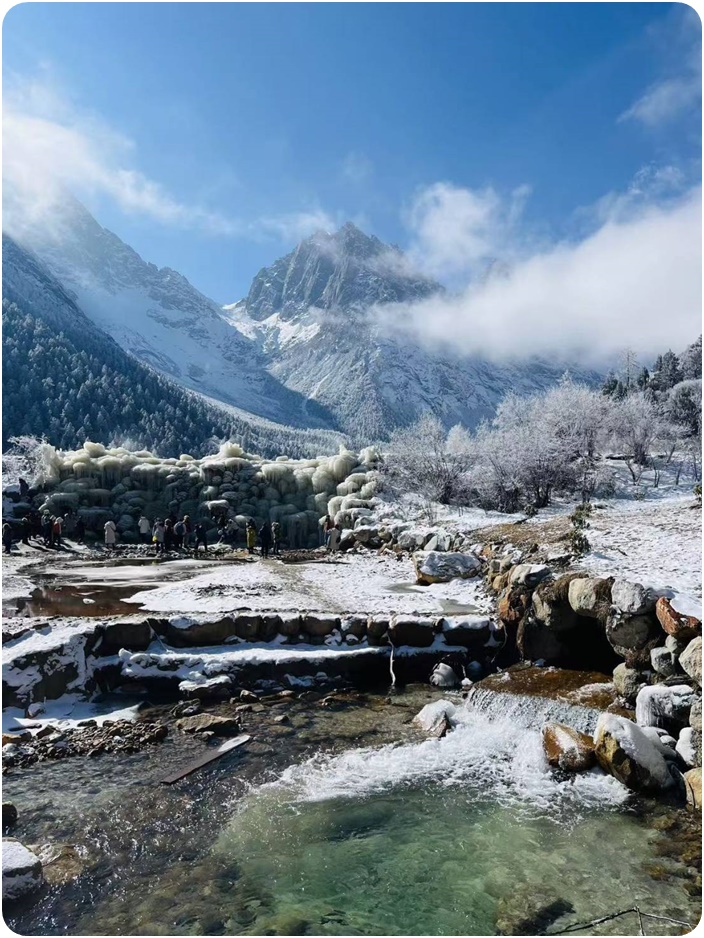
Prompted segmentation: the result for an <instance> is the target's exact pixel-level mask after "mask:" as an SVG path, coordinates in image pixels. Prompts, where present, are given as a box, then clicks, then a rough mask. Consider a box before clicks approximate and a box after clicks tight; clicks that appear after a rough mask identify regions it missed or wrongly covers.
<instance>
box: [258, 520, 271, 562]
mask: <svg viewBox="0 0 704 938" xmlns="http://www.w3.org/2000/svg"><path fill="white" fill-rule="evenodd" d="M259 540H260V541H261V544H262V557H268V556H269V550H270V548H271V526H270V524H269V522H268V521H265V522H264V524H263V525H262V526H261V528H259Z"/></svg>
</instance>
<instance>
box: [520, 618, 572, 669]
mask: <svg viewBox="0 0 704 938" xmlns="http://www.w3.org/2000/svg"><path fill="white" fill-rule="evenodd" d="M516 647H517V649H518V652H519V654H520V656H521V658H522V660H523V661H544V662H545V663H546V664H562V663H564V661H565V658H566V657H567V656H568V651H567V648H566V646H565V644H564V642H563V641H562V640H561V637H560V634H559V633H558V632H555V631H554V630H553V629H550V628H548V627H547V625H545V623H544V622H540V621H538V620H537V619H533V618H532V617H531V616H525V617H524V618H523V619H522V620H521V621H520V622H519V624H518V630H517V632H516Z"/></svg>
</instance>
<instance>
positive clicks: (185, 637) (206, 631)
mask: <svg viewBox="0 0 704 938" xmlns="http://www.w3.org/2000/svg"><path fill="white" fill-rule="evenodd" d="M234 634H235V623H234V621H233V620H232V618H231V617H230V616H222V617H221V618H214V619H193V618H191V617H190V616H172V617H171V618H170V619H169V620H168V622H167V623H166V639H167V641H169V642H170V643H171V644H172V645H175V646H176V647H177V648H188V647H194V648H197V647H198V646H201V645H222V644H224V643H225V642H226V641H227V639H228V638H230V637H231V636H232V635H234ZM121 647H122V648H130V649H132V646H131V645H122V646H121Z"/></svg>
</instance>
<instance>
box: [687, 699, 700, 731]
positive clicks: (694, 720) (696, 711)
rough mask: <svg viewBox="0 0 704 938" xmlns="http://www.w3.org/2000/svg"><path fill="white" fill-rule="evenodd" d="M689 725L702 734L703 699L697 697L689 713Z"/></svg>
mask: <svg viewBox="0 0 704 938" xmlns="http://www.w3.org/2000/svg"><path fill="white" fill-rule="evenodd" d="M689 725H690V726H693V727H694V729H695V730H699V732H700V733H701V730H702V698H701V697H697V699H696V700H695V701H694V703H693V704H692V709H691V710H690V711H689Z"/></svg>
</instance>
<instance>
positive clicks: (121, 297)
mask: <svg viewBox="0 0 704 938" xmlns="http://www.w3.org/2000/svg"><path fill="white" fill-rule="evenodd" d="M23 243H24V246H26V247H28V248H29V249H30V250H32V251H34V252H35V253H36V254H37V255H38V256H39V257H40V258H41V260H42V261H43V263H45V264H46V266H47V267H48V268H49V269H50V270H51V272H52V273H53V274H54V275H55V276H56V277H57V278H58V279H59V281H60V282H61V284H62V285H63V286H64V288H66V289H67V290H68V291H70V293H71V294H72V295H73V297H74V298H75V300H76V303H77V305H78V306H79V307H80V308H81V309H82V310H83V311H84V312H85V313H86V314H87V316H88V317H89V318H90V319H91V320H92V321H93V322H94V323H95V324H96V325H97V326H98V327H99V328H100V329H102V330H104V331H105V332H106V333H107V334H108V335H110V336H112V337H113V338H114V339H115V340H116V341H117V342H118V343H119V344H120V345H121V346H122V347H123V348H124V349H125V350H126V351H128V352H131V353H132V354H133V355H135V356H137V357H138V358H140V359H141V360H142V361H144V362H146V363H147V364H149V365H151V366H152V367H154V368H157V369H158V370H159V371H161V372H163V373H164V374H166V375H167V376H169V377H171V378H174V379H175V380H176V381H178V382H179V383H181V384H183V385H185V386H186V387H188V388H191V389H192V390H195V391H200V392H201V393H203V394H205V395H207V396H209V397H211V398H216V399H217V400H220V401H223V402H225V403H228V404H232V405H234V406H236V407H238V408H240V409H242V410H245V411H248V412H251V413H253V414H257V415H260V416H262V417H267V418H269V419H271V420H275V421H277V422H281V423H288V424H292V425H295V426H330V425H331V423H332V421H331V420H330V419H329V417H328V415H327V414H326V413H325V412H324V410H323V408H321V407H316V405H315V404H312V405H309V404H308V402H307V401H306V400H305V398H302V397H301V396H300V395H298V394H296V393H295V392H293V391H291V390H289V389H287V388H286V387H284V386H283V385H281V384H280V382H279V381H278V380H276V378H274V377H272V376H271V374H269V372H268V371H267V368H266V364H265V362H263V361H262V359H261V357H260V354H259V351H258V348H257V346H256V345H255V344H254V343H253V342H252V341H251V340H250V339H248V338H247V337H246V336H245V335H243V334H242V333H240V332H239V331H237V330H236V329H233V328H232V326H231V324H230V323H229V322H228V321H227V320H226V318H225V317H223V315H222V312H221V310H220V308H219V307H218V306H217V304H215V303H214V302H213V301H212V300H209V299H208V298H207V297H205V296H203V294H202V293H200V292H199V291H198V290H196V289H195V287H193V286H192V285H191V284H190V283H189V282H188V280H186V278H185V277H182V276H181V275H180V274H179V273H177V272H176V271H174V270H171V269H170V268H168V267H163V268H158V267H156V266H155V265H154V264H150V263H147V262H146V261H144V260H142V258H141V257H140V256H139V255H138V254H137V253H136V252H135V251H133V250H132V248H130V247H129V246H128V245H126V244H124V242H122V241H121V240H120V239H119V238H118V237H117V236H116V235H114V234H112V232H110V231H108V230H107V229H105V228H102V227H101V226H100V225H99V224H98V223H97V222H96V220H95V219H94V218H93V217H92V216H91V215H90V213H89V212H88V211H87V210H86V209H85V208H84V207H83V206H82V205H81V204H80V203H79V202H77V201H75V200H73V199H71V198H70V197H67V199H66V203H65V205H64V207H63V210H62V227H61V233H60V236H59V235H57V234H56V233H55V232H54V231H53V230H52V229H44V230H41V231H39V230H36V229H33V230H32V232H31V234H29V235H25V238H24V241H23Z"/></svg>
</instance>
